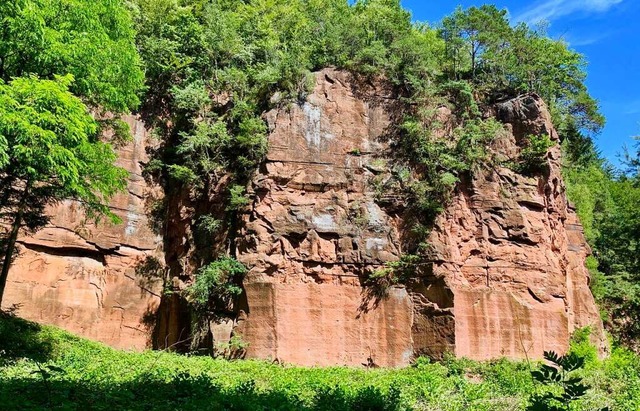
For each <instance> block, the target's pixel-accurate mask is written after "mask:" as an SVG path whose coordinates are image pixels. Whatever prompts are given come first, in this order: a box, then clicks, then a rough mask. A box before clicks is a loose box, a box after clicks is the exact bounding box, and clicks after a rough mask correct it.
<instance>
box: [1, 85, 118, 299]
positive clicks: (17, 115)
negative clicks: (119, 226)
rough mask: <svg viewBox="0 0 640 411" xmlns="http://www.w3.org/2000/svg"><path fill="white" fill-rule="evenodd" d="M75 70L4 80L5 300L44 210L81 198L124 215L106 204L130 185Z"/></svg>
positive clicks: (96, 211)
mask: <svg viewBox="0 0 640 411" xmlns="http://www.w3.org/2000/svg"><path fill="white" fill-rule="evenodd" d="M72 82H73V77H72V76H71V75H68V76H65V77H57V78H56V79H55V80H40V79H38V78H36V77H27V78H16V79H15V80H13V81H11V82H10V83H6V84H5V83H0V137H1V138H0V141H2V142H3V143H4V144H5V145H6V148H5V153H4V154H5V155H4V156H3V157H1V159H2V164H0V166H1V168H0V180H1V186H0V199H1V203H0V207H1V208H0V211H1V214H0V216H1V217H2V219H3V220H4V222H6V223H7V224H8V225H9V226H10V231H9V234H8V237H7V241H6V244H4V248H3V264H2V272H1V273H0V302H1V300H2V295H3V292H4V287H5V284H6V281H7V276H8V273H9V267H10V265H11V261H12V257H13V253H14V250H15V245H16V240H17V237H18V234H19V232H20V229H21V228H26V229H27V230H29V231H35V230H38V229H40V228H42V227H43V226H45V225H46V224H47V222H48V221H49V216H47V214H46V213H45V207H46V206H48V205H52V204H56V203H58V202H60V201H63V200H65V199H76V200H79V201H80V202H81V203H82V204H83V205H84V206H85V208H86V209H87V210H88V211H89V213H90V214H91V213H93V215H96V216H97V215H101V214H106V215H107V216H109V217H110V218H111V219H112V220H114V221H115V220H117V218H116V216H115V215H113V214H112V213H111V212H110V210H109V208H108V206H107V205H106V202H107V201H108V200H109V198H110V197H111V196H113V195H114V194H115V193H116V192H117V191H119V190H122V189H124V188H125V184H126V177H127V173H126V171H125V170H123V169H121V168H118V167H115V166H114V165H113V162H114V161H115V159H116V155H115V153H114V151H113V149H112V147H111V146H110V145H109V144H107V143H103V142H101V141H100V140H99V139H98V125H97V123H96V121H95V120H94V119H93V117H92V116H91V114H90V113H89V112H88V110H87V108H86V106H85V105H84V104H83V103H82V101H81V100H80V99H79V98H78V97H75V96H74V95H72V94H71V92H70V91H69V88H70V86H71V84H72Z"/></svg>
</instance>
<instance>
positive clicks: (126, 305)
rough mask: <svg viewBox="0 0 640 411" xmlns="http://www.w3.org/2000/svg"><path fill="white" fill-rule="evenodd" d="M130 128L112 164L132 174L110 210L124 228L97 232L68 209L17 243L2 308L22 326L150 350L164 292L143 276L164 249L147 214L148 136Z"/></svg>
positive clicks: (139, 127)
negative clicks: (49, 327)
mask: <svg viewBox="0 0 640 411" xmlns="http://www.w3.org/2000/svg"><path fill="white" fill-rule="evenodd" d="M128 123H129V125H130V127H131V131H132V134H133V140H132V141H131V142H130V143H128V144H127V145H126V146H124V147H122V148H120V149H119V150H118V154H119V158H118V163H117V164H118V165H119V166H121V167H124V168H125V169H126V170H127V171H129V173H130V178H129V184H128V191H127V192H126V193H123V194H119V195H117V196H116V197H115V198H114V199H113V201H112V202H111V210H112V211H113V212H114V213H115V214H117V215H118V216H119V217H120V218H121V219H122V224H119V225H111V224H107V223H104V224H99V225H98V226H95V225H94V224H93V223H91V222H87V221H85V218H84V214H83V212H82V209H81V207H80V205H79V204H77V203H74V202H72V201H66V202H64V203H62V204H60V205H59V206H56V207H54V208H52V209H50V210H49V212H50V214H51V215H52V216H53V218H52V220H51V224H50V225H49V226H47V227H46V228H44V229H43V230H41V231H38V232H37V233H36V234H35V235H34V236H33V237H22V238H20V239H19V242H18V244H19V249H20V253H19V256H18V257H17V259H16V260H15V262H14V264H13V266H12V267H11V271H10V272H9V279H8V284H7V290H6V295H5V298H4V301H3V303H4V304H6V305H5V307H4V308H7V307H11V306H12V305H14V304H17V305H18V307H19V310H18V314H19V315H20V316H22V317H24V318H27V319H30V320H34V321H38V322H42V323H46V324H54V325H57V326H60V327H62V328H64V329H66V330H69V331H71V332H73V333H77V334H79V335H82V336H85V337H88V338H91V339H94V340H98V341H102V342H104V343H107V344H109V345H112V346H114V347H118V348H126V349H129V348H135V349H141V348H144V347H145V346H147V345H148V344H149V342H150V332H151V330H152V329H153V324H152V323H151V322H152V321H153V317H154V315H155V312H156V310H157V308H158V305H159V302H160V294H161V292H162V276H159V277H158V276H157V275H155V273H151V272H149V271H150V270H154V269H155V268H156V267H154V264H153V262H154V261H155V260H158V259H161V258H162V253H161V248H162V241H161V238H159V237H157V236H156V235H155V234H154V233H153V232H152V230H151V229H150V226H149V221H148V218H147V214H146V208H145V204H146V202H147V200H148V199H149V195H150V189H149V187H147V185H146V184H145V181H144V179H143V178H142V175H141V173H142V170H141V164H140V163H141V162H144V161H146V160H147V158H146V152H145V149H146V147H147V146H148V145H149V139H148V135H147V132H146V131H145V129H144V125H143V124H142V123H141V122H139V121H136V120H135V119H133V118H129V119H128Z"/></svg>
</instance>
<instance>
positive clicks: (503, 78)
mask: <svg viewBox="0 0 640 411" xmlns="http://www.w3.org/2000/svg"><path fill="white" fill-rule="evenodd" d="M441 37H442V38H443V39H444V41H445V43H446V50H447V53H446V59H445V62H444V64H445V67H446V72H447V73H448V74H449V76H450V77H451V78H453V79H454V80H460V79H468V80H469V81H471V82H472V83H474V84H475V85H476V87H477V89H478V91H482V92H484V93H485V94H486V95H488V97H489V99H490V100H491V99H500V98H504V97H508V96H513V95H517V94H520V93H530V92H535V93H538V94H540V95H541V96H542V97H543V98H544V100H545V101H546V102H547V103H548V104H549V105H550V108H551V111H552V113H553V114H554V117H555V118H554V122H555V124H556V126H558V127H559V126H562V125H564V124H570V123H574V124H577V125H578V127H579V128H585V129H588V130H591V131H597V130H599V129H600V128H601V127H602V126H603V124H604V118H603V117H602V115H601V114H600V113H599V112H598V105H597V102H596V101H595V100H594V99H593V98H592V97H590V96H589V95H588V93H587V89H586V87H585V85H584V80H585V77H586V73H585V61H584V58H583V56H582V55H580V54H579V53H577V52H575V51H573V50H570V49H569V48H568V47H567V44H566V43H564V42H562V41H556V40H552V39H550V38H548V37H547V36H546V33H545V31H544V29H543V28H541V27H539V28H538V29H531V28H530V27H528V26H527V25H526V24H524V23H520V24H519V25H517V26H515V27H511V26H510V25H509V21H508V19H507V13H506V10H498V9H497V8H496V7H495V6H488V5H485V6H481V7H479V8H478V7H471V8H469V9H467V10H462V9H458V10H456V11H455V12H454V13H453V14H452V15H451V16H449V17H446V18H445V19H444V20H443V22H442V25H441Z"/></svg>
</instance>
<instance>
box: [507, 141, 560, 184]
mask: <svg viewBox="0 0 640 411" xmlns="http://www.w3.org/2000/svg"><path fill="white" fill-rule="evenodd" d="M553 144H554V143H553V141H551V139H550V138H549V136H548V135H546V134H545V135H541V136H536V135H530V136H528V137H527V145H526V146H525V147H524V148H523V149H522V151H521V152H520V158H519V159H518V162H517V164H516V165H515V168H514V169H515V171H517V172H519V173H522V174H535V173H539V172H541V171H543V170H544V169H545V167H546V164H547V161H546V156H547V151H549V149H550V148H551V147H552V146H553Z"/></svg>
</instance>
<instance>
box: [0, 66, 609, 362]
mask: <svg viewBox="0 0 640 411" xmlns="http://www.w3.org/2000/svg"><path fill="white" fill-rule="evenodd" d="M393 103H394V102H393V99H392V98H391V97H390V95H388V94H387V93H386V92H385V91H384V90H382V89H378V88H374V87H362V86H358V87H356V85H355V84H354V83H353V82H352V80H351V78H350V76H349V75H348V74H347V73H345V72H340V71H336V70H331V69H328V70H323V71H322V72H320V73H317V84H316V87H315V90H314V91H313V92H312V93H311V94H310V95H309V96H308V98H307V100H306V102H305V103H304V104H301V105H298V104H292V105H291V106H290V107H286V108H281V109H277V110H272V111H270V112H268V113H266V114H265V118H266V120H267V122H268V124H269V127H270V137H269V147H270V148H269V153H268V155H267V159H266V160H265V162H264V164H263V165H262V166H261V167H260V169H259V170H258V172H257V173H256V175H255V177H254V178H253V181H252V183H251V185H250V187H249V191H250V193H251V194H252V195H253V199H254V200H253V203H252V205H251V206H250V207H249V208H248V209H247V210H246V212H245V213H244V214H243V216H242V224H241V232H240V237H239V238H238V240H237V247H238V249H237V254H238V259H239V260H240V261H241V262H243V263H244V264H245V265H246V266H247V267H249V268H250V271H249V274H248V275H247V277H246V278H245V281H244V288H245V291H246V295H245V297H246V298H245V299H243V304H242V307H241V308H242V312H241V313H240V315H238V317H237V318H230V319H229V320H228V321H225V322H224V323H223V324H221V325H218V326H216V325H214V326H212V333H213V339H214V340H215V341H217V342H219V341H220V340H222V341H224V340H226V339H228V338H229V336H230V333H231V330H233V332H235V333H236V334H239V335H241V336H242V338H243V339H244V341H245V342H247V343H248V344H249V345H248V348H247V355H248V356H249V357H254V358H272V359H276V358H277V359H279V360H281V361H284V362H293V363H298V364H304V365H333V364H347V365H360V364H371V363H375V364H377V365H380V366H402V365H406V364H408V363H409V362H410V361H411V359H412V358H414V357H415V356H416V355H419V354H427V355H431V356H439V355H441V354H442V353H443V352H446V351H452V352H455V353H456V354H457V355H460V356H466V357H470V358H476V359H485V358H493V357H497V356H509V357H524V356H529V357H539V356H541V354H542V351H543V350H549V349H551V350H557V351H563V350H565V349H566V348H567V346H568V340H569V335H570V333H571V332H572V331H573V330H574V329H576V328H577V327H583V326H587V325H590V326H592V328H593V329H594V337H595V340H596V341H597V342H598V343H599V344H603V337H602V336H603V332H602V325H601V322H600V319H599V315H598V310H597V307H596V305H595V303H594V300H593V297H592V295H591V293H590V291H589V287H588V282H589V276H588V272H587V270H586V268H585V267H584V260H585V257H586V256H587V255H588V253H589V250H588V247H587V246H586V243H585V240H584V237H583V235H582V231H581V227H580V224H579V223H578V221H577V217H576V214H575V212H574V211H573V210H572V209H571V208H570V207H569V206H568V202H567V199H566V196H565V193H564V186H563V183H562V178H561V175H560V150H559V148H558V147H557V146H556V147H554V148H552V149H551V150H550V151H549V154H548V169H549V172H548V173H547V174H546V175H543V176H539V177H535V178H534V177H525V176H522V175H519V174H516V173H514V172H513V171H511V170H509V169H508V168H505V167H500V166H495V167H493V168H487V169H486V170H483V171H481V172H479V173H475V177H474V178H473V179H472V180H471V181H463V182H462V184H460V187H459V188H458V190H457V192H456V195H455V196H454V199H453V201H452V203H451V204H450V206H449V207H448V208H447V210H446V212H445V213H443V214H442V215H441V216H440V217H439V219H438V221H437V224H436V228H435V229H434V231H433V232H432V234H431V237H430V239H429V241H430V244H431V245H432V246H433V249H434V250H435V254H434V257H435V258H434V262H433V269H432V270H426V271H427V272H428V273H429V274H428V275H426V276H425V277H423V278H420V279H419V280H418V281H415V284H413V285H412V286H411V287H409V288H404V287H394V288H392V289H391V290H390V292H389V295H388V297H387V298H385V299H382V300H376V299H371V298H369V297H370V295H369V293H368V291H367V288H366V287H364V286H363V281H364V280H365V279H366V278H367V276H368V275H369V274H370V273H372V272H373V271H375V270H376V269H378V268H380V267H382V266H383V265H384V263H385V262H388V261H394V260H397V259H398V258H399V256H400V255H401V253H402V250H401V247H400V244H401V241H400V234H401V233H400V230H399V226H400V223H401V222H400V221H399V217H398V216H397V215H395V214H394V213H391V212H388V211H385V209H384V208H383V207H381V206H380V205H379V204H378V203H377V202H376V194H375V189H374V187H373V185H372V184H371V181H372V179H373V178H374V177H375V176H376V175H378V174H380V173H382V172H384V170H382V168H383V167H384V162H381V158H380V157H381V155H382V154H383V153H384V150H385V146H384V144H383V143H381V142H380V137H381V136H382V135H383V133H384V131H385V129H386V127H387V126H388V125H389V122H390V116H391V111H392V106H393ZM494 115H495V116H496V117H497V118H498V119H499V120H501V121H502V122H503V123H505V124H506V128H507V132H505V133H503V134H502V135H501V136H500V137H499V138H497V139H496V141H495V142H494V143H493V147H492V150H493V151H494V152H496V153H497V155H500V156H503V157H504V158H505V159H509V158H514V157H515V156H516V155H517V154H518V152H519V150H520V148H519V143H520V140H522V139H523V138H524V136H525V135H527V134H540V133H548V134H549V135H550V136H551V137H552V138H553V139H557V136H556V133H555V131H554V129H553V126H552V124H551V122H550V119H549V114H548V112H547V110H546V107H545V105H544V103H543V102H542V101H540V100H539V99H537V98H536V97H535V96H527V97H522V98H518V99H514V100H511V101H508V102H505V103H502V104H499V105H498V106H497V107H496V108H495V113H494ZM134 126H135V127H136V130H138V133H137V134H136V136H137V137H136V139H135V141H134V143H133V144H132V145H131V146H130V147H129V148H127V149H125V150H124V151H122V153H123V154H124V155H123V157H122V159H121V160H120V161H121V162H123V163H122V164H121V165H124V166H126V167H128V169H129V170H130V171H132V172H133V174H132V182H131V186H130V195H129V196H126V195H125V196H121V197H119V198H118V199H116V201H114V207H116V210H121V216H122V217H123V220H124V221H125V223H124V224H123V225H122V226H119V227H115V228H110V229H105V228H99V229H98V228H94V227H86V228H82V229H81V228H79V227H78V223H79V216H78V215H77V214H76V213H75V212H74V211H73V207H72V205H66V206H67V207H68V208H64V207H62V208H58V209H57V210H55V211H54V212H55V213H56V218H55V219H54V222H53V225H52V227H50V228H47V229H46V230H44V231H42V232H40V233H38V234H37V235H36V236H35V237H34V238H23V239H22V244H23V245H24V251H23V254H22V255H21V256H20V258H19V259H18V261H17V262H16V265H15V267H14V268H13V269H12V272H11V274H10V278H9V285H8V294H7V298H6V302H7V304H8V305H10V304H12V303H21V304H22V307H21V310H20V314H21V315H23V316H25V317H27V318H31V319H35V320H38V321H42V322H47V323H54V324H57V325H60V326H62V327H65V328H67V329H69V330H71V331H74V332H77V333H79V334H82V335H86V336H88V337H91V338H95V339H99V340H102V341H105V342H107V343H110V344H112V345H115V346H118V347H135V348H142V347H144V346H145V344H147V343H148V337H149V336H150V333H151V330H150V329H149V328H145V323H144V319H145V318H151V317H152V315H150V314H153V313H154V310H156V309H157V307H158V304H159V296H158V295H159V294H158V293H159V289H160V288H161V284H158V282H157V281H147V283H150V284H147V283H145V280H149V279H150V277H145V276H144V273H142V272H141V270H139V269H136V267H138V266H140V262H141V261H142V260H143V259H144V258H146V256H149V255H151V256H159V254H158V251H157V250H158V249H159V248H160V245H161V244H162V241H161V239H159V238H156V237H155V235H153V234H152V233H151V231H150V230H149V229H148V228H147V227H146V226H145V224H146V223H147V221H146V217H145V215H144V212H143V210H144V207H143V203H144V198H145V192H146V191H149V188H147V187H146V186H144V184H143V181H142V180H141V179H140V178H139V177H138V176H137V174H139V172H140V171H139V168H138V167H139V166H138V162H139V161H143V160H144V138H145V135H144V132H143V131H142V129H141V125H140V124H139V123H136V124H135V125H134ZM178 231H179V230H178ZM172 253H173V251H172ZM172 253H168V254H167V255H172ZM167 263H168V265H170V264H171V262H170V261H167ZM168 311H169V312H172V311H171V308H170V307H169V309H168ZM174 311H176V310H174ZM173 315H174V317H175V316H176V315H179V314H177V311H176V312H174V313H173ZM186 322H188V319H186ZM178 323H179V321H177V319H176V318H173V319H172V320H171V319H170V320H166V319H165V321H164V324H163V326H162V327H161V334H163V335H164V334H169V333H173V334H175V335H177V334H178V333H179V332H181V331H180V330H178V329H177V327H179V326H178ZM172 324H173V325H172ZM173 328H176V329H173ZM175 335H174V337H175ZM159 337H160V338H162V335H159ZM172 338H173V337H172ZM215 341H214V342H215ZM602 346H604V345H602Z"/></svg>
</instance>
